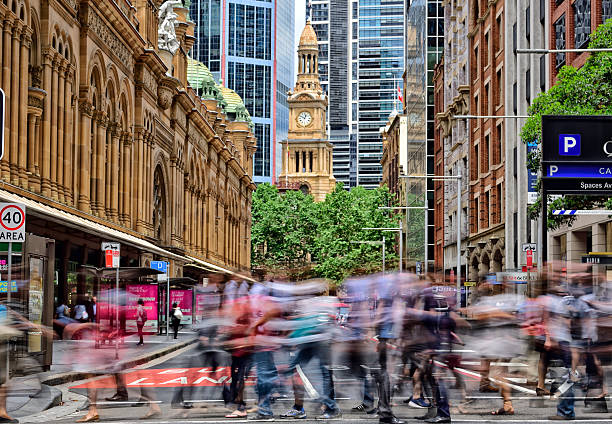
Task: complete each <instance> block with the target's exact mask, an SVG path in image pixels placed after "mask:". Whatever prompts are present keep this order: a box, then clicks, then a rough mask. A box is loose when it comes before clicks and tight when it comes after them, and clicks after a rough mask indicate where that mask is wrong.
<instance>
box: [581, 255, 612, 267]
mask: <svg viewBox="0 0 612 424" xmlns="http://www.w3.org/2000/svg"><path fill="white" fill-rule="evenodd" d="M582 263H583V264H593V265H612V256H604V255H585V256H583V257H582Z"/></svg>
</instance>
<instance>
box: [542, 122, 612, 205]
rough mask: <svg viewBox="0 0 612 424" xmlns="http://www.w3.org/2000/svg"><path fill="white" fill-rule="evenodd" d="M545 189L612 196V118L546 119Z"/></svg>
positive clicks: (544, 145)
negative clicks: (608, 194)
mask: <svg viewBox="0 0 612 424" xmlns="http://www.w3.org/2000/svg"><path fill="white" fill-rule="evenodd" d="M542 175H543V176H542V184H543V186H542V189H543V190H545V191H546V192H547V193H548V194H589V193H591V194H602V193H610V194H611V195H612V116H543V117H542Z"/></svg>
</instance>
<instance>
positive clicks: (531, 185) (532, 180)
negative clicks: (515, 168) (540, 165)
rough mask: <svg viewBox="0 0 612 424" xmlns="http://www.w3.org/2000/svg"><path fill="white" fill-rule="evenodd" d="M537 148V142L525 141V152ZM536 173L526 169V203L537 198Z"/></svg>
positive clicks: (530, 151)
mask: <svg viewBox="0 0 612 424" xmlns="http://www.w3.org/2000/svg"><path fill="white" fill-rule="evenodd" d="M536 150H538V143H536V142H532V143H527V153H532V152H535V151H536ZM538 194H539V193H538V173H537V172H533V171H532V170H530V169H527V203H528V204H533V203H535V202H536V201H537V200H538Z"/></svg>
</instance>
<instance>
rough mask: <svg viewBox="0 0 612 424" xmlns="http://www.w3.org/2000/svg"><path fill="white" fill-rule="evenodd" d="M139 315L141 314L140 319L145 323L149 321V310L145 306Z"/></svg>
mask: <svg viewBox="0 0 612 424" xmlns="http://www.w3.org/2000/svg"><path fill="white" fill-rule="evenodd" d="M138 315H140V320H141V321H142V323H143V324H144V323H145V322H147V318H148V317H147V310H146V309H145V308H144V307H143V308H142V309H141V310H140V311H139V312H138Z"/></svg>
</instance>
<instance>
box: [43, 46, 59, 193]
mask: <svg viewBox="0 0 612 424" xmlns="http://www.w3.org/2000/svg"><path fill="white" fill-rule="evenodd" d="M58 66H59V63H58V59H57V56H54V57H53V67H52V70H51V139H50V141H49V144H50V148H51V174H50V177H49V178H50V183H51V198H52V199H53V200H57V113H58V110H57V103H58V102H59V96H58V93H57V85H58V80H59V76H58ZM45 141H46V140H43V143H44V142H45Z"/></svg>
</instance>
